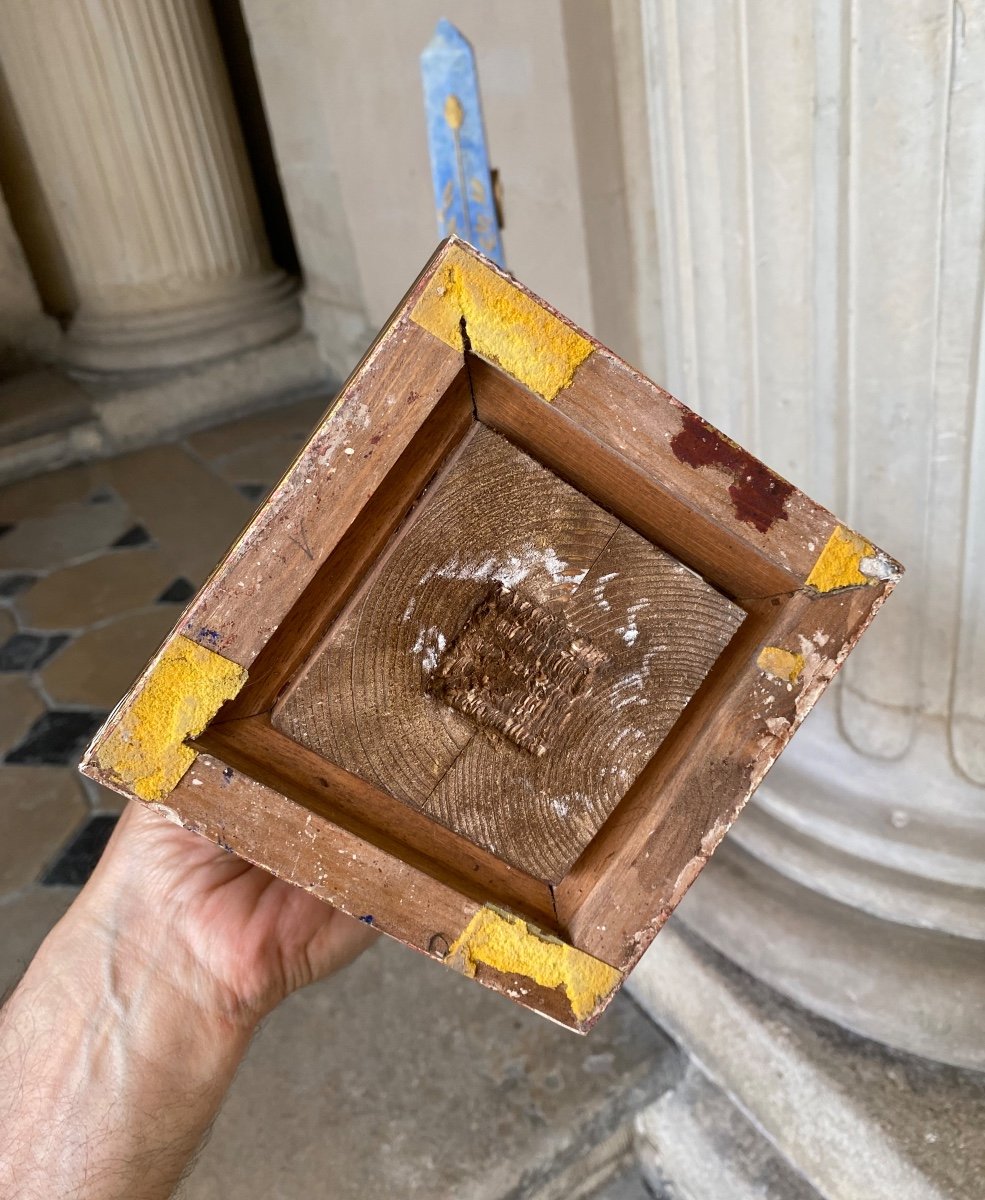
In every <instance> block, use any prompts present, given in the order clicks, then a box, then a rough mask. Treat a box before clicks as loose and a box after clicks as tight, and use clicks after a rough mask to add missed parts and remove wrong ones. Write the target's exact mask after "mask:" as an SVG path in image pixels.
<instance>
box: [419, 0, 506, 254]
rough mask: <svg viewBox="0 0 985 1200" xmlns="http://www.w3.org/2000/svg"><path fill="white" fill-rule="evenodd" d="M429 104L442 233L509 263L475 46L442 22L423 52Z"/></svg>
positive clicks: (435, 192) (436, 191) (433, 164)
mask: <svg viewBox="0 0 985 1200" xmlns="http://www.w3.org/2000/svg"><path fill="white" fill-rule="evenodd" d="M421 78H422V81H423V83H424V109H425V112H426V114H427V123H428V147H429V149H430V151H431V178H432V181H433V183H434V196H435V204H436V206H437V215H438V233H439V235H440V236H441V237H447V236H448V235H449V234H452V233H454V234H457V235H458V236H459V237H460V238H462V239H463V240H465V241H466V242H470V243H471V244H472V245H473V246H475V247H476V248H477V249H478V250H481V251H482V253H483V254H485V255H486V256H487V257H488V258H491V259H492V260H493V261H494V262H496V263H498V264H499V265H500V266H504V265H505V262H504V259H503V242H502V238H501V237H500V232H499V222H498V220H497V219H496V206H495V203H494V201H493V190H492V175H491V172H490V170H489V155H488V153H487V151H486V134H485V130H484V128H483V124H482V109H481V107H480V104H479V80H478V76H477V74H476V69H475V56H474V55H473V53H472V47H471V46H470V45H469V43H468V42H467V41H466V40H465V38H464V37H462V35H461V34H460V33H459V32H458V30H457V29H456V28H455V26H454V25H452V24H451V22H450V21H446V20H444V19H442V20H440V21H439V22H438V26H437V29H436V30H435V33H434V37H433V38H432V39H431V41H430V42H429V43H428V45H427V47H426V48H425V50H424V53H423V54H422V55H421Z"/></svg>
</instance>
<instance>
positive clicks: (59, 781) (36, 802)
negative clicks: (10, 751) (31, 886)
mask: <svg viewBox="0 0 985 1200" xmlns="http://www.w3.org/2000/svg"><path fill="white" fill-rule="evenodd" d="M86 811H87V810H86V804H85V801H84V800H83V796H82V789H81V787H80V786H79V783H78V781H77V780H76V778H75V775H74V772H72V771H69V770H66V769H65V768H64V767H11V766H5V767H2V768H0V891H4V892H12V891H16V890H17V889H18V888H21V887H24V886H25V884H28V883H30V882H31V881H32V880H33V879H36V878H37V876H38V874H39V873H40V871H41V869H42V868H43V867H44V866H45V865H46V864H47V863H48V862H49V861H51V860H52V859H53V858H55V857H56V856H57V854H58V852H59V850H61V848H62V846H63V845H64V844H65V842H67V841H68V839H69V837H70V836H71V835H72V833H73V832H74V830H75V829H76V828H77V827H78V826H79V825H80V824H81V823H82V820H83V819H84V817H85V816H86Z"/></svg>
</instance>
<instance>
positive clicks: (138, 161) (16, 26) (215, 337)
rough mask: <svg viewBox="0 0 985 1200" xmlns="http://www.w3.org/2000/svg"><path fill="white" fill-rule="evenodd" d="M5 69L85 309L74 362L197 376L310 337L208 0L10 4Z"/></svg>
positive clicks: (1, 39) (4, 26)
mask: <svg viewBox="0 0 985 1200" xmlns="http://www.w3.org/2000/svg"><path fill="white" fill-rule="evenodd" d="M0 65H2V68H3V71H4V74H5V75H6V78H7V83H8V86H9V89H10V93H11V97H12V102H13V106H14V109H15V112H16V116H17V119H18V120H19V122H20V124H21V127H22V130H23V133H24V137H25V140H26V143H27V147H28V151H29V153H30V156H31V159H32V161H33V165H34V168H35V170H36V173H37V175H38V177H39V180H40V186H41V190H42V193H43V196H44V199H45V202H46V203H47V205H48V207H49V208H50V215H51V220H52V224H53V226H54V229H55V231H56V235H57V237H58V239H59V241H60V242H61V249H62V251H63V254H64V258H65V260H66V262H67V265H68V270H69V272H70V275H71V285H72V289H73V291H74V293H75V295H76V297H77V301H78V308H77V310H76V312H75V314H74V316H73V319H72V322H71V325H70V328H69V332H68V336H67V338H66V340H65V347H64V350H65V358H66V360H67V361H69V362H70V363H72V364H74V365H76V366H78V367H80V368H84V369H88V370H93V371H112V372H118V371H140V370H146V369H156V368H170V367H177V366H184V365H188V364H193V363H196V362H200V361H203V360H206V359H212V358H217V357H220V356H223V355H228V354H231V353H234V352H236V351H239V350H244V349H247V348H250V347H254V346H258V345H261V344H263V343H265V342H269V341H272V340H274V339H276V338H279V337H281V336H284V335H286V334H288V333H290V332H292V331H293V330H295V329H296V328H297V327H298V325H299V323H300V309H299V306H298V302H297V298H296V295H295V290H296V289H295V285H294V283H293V281H292V280H290V279H289V278H288V277H287V276H285V275H284V274H283V273H282V272H280V271H279V270H277V269H276V268H275V267H274V266H273V264H272V263H271V260H270V256H269V252H268V248H267V244H266V238H265V235H264V230H263V223H262V220H261V216H260V210H259V205H258V203H257V198H256V194H255V191H254V187H253V182H252V179H251V175H250V168H249V164H248V162H247V158H246V153H245V150H244V146H243V141H242V135H241V132H240V129H239V125H238V121H237V117H236V112H235V109H234V106H233V98H232V93H231V91H230V86H229V80H228V78H227V75H226V70H225V66H224V64H223V60H222V54H221V49H220V46H219V41H218V36H217V33H216V29H215V25H214V22H213V19H212V14H211V11H210V8H209V5H208V3H207V0H123V2H121V0H72V2H71V3H66V2H65V0H7V2H5V3H4V4H3V5H2V7H0Z"/></svg>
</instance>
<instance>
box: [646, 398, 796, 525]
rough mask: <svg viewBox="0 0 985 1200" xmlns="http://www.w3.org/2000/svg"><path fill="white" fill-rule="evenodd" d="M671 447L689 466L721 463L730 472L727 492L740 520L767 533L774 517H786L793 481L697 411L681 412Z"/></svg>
mask: <svg viewBox="0 0 985 1200" xmlns="http://www.w3.org/2000/svg"><path fill="white" fill-rule="evenodd" d="M670 448H671V450H673V452H674V455H675V457H676V458H678V459H679V460H680V461H681V462H682V463H687V465H688V466H689V467H695V468H697V467H720V468H721V469H722V470H723V471H727V472H728V473H729V474H730V475H731V476H732V485H731V486H730V487H729V490H728V494H729V496H730V497H731V498H732V504H733V506H734V507H735V515H736V516H737V517H738V518H739V520H740V521H745V523H746V524H747V525H753V526H755V528H756V529H758V530H759V532H760V533H767V532H768V531H769V528H770V526H771V525H772V524H773V522H774V521H786V520H787V514H786V512H785V511H784V505H785V504H786V502H787V500H788V499H789V497H790V496H791V495H792V493H793V490H794V489H793V485H792V484H789V483H787V481H786V480H785V479H781V478H780V477H779V476H778V475H774V474H773V472H772V471H771V470H770V469H769V468H768V467H765V466H763V464H762V463H761V462H760V461H759V459H758V458H753V456H752V455H751V454H750V453H749V452H748V451H746V450H743V449H742V447H741V446H737V445H736V444H735V442H730V441H729V440H728V438H725V437H722V435H721V434H720V433H718V432H717V431H716V430H715V429H713V428H712V427H711V426H710V425H708V424H707V423H706V422H705V421H702V419H701V418H700V417H699V416H698V415H697V413H693V412H687V413H684V424H683V427H682V428H681V431H680V433H678V434H676V435H675V436H674V438H673V439H672V440H671V443H670Z"/></svg>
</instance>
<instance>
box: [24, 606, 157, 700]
mask: <svg viewBox="0 0 985 1200" xmlns="http://www.w3.org/2000/svg"><path fill="white" fill-rule="evenodd" d="M177 617H178V614H177V613H176V612H175V610H174V608H172V607H171V606H170V605H160V606H159V607H156V608H149V609H143V610H141V611H138V612H131V613H127V614H126V615H125V616H122V617H118V618H117V619H116V620H115V621H111V622H110V623H109V624H108V625H101V626H99V627H98V628H96V629H90V630H89V631H88V632H86V633H83V634H81V635H80V636H79V637H77V638H75V639H74V641H72V642H71V643H70V644H69V645H68V646H66V647H65V648H64V649H63V650H62V651H60V652H59V653H58V654H56V655H55V657H54V658H53V659H52V660H51V662H50V663H48V664H47V666H46V667H45V668H44V669H43V670H42V672H41V681H42V683H43V685H44V689H45V691H46V692H47V693H48V695H49V696H50V697H51V699H52V700H53V701H54V702H55V704H84V705H86V706H88V707H90V708H112V707H113V706H114V705H115V704H116V702H117V701H118V700H119V699H120V698H121V697H122V696H123V694H124V693H125V692H126V691H127V689H128V688H129V687H130V685H131V684H132V683H133V681H134V680H135V679H136V678H137V675H138V674H139V673H140V672H141V670H143V667H144V665H145V664H146V662H147V660H148V659H149V658H150V656H151V655H152V654H153V653H154V651H155V650H156V649H157V647H158V646H159V645H160V643H161V642H162V641H163V639H164V635H165V634H166V633H167V632H168V631H169V630H170V629H171V627H172V626H173V625H174V623H175V621H176V620H177Z"/></svg>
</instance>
